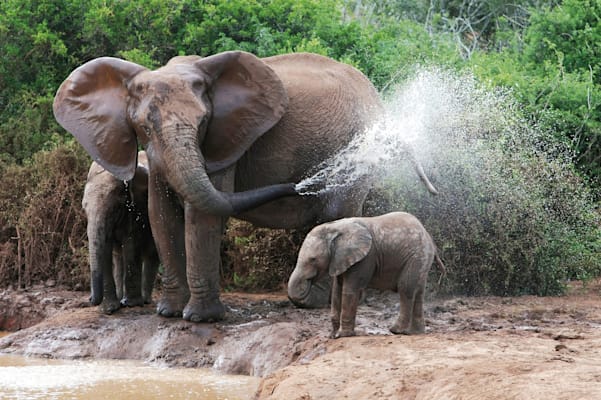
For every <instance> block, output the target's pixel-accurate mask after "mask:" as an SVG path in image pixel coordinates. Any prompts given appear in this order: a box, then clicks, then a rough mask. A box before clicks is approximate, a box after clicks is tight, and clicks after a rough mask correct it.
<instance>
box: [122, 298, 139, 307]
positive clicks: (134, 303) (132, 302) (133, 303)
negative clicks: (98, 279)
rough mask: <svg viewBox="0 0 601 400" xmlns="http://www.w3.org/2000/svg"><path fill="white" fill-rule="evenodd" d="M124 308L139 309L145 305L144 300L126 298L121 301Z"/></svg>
mask: <svg viewBox="0 0 601 400" xmlns="http://www.w3.org/2000/svg"><path fill="white" fill-rule="evenodd" d="M121 305H122V306H123V307H139V306H143V305H144V299H143V298H142V296H140V297H124V298H122V299H121Z"/></svg>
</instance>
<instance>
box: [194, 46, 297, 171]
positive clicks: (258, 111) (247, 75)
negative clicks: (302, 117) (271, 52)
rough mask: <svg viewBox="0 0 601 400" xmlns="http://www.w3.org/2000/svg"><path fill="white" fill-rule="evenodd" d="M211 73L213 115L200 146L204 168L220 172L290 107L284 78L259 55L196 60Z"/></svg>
mask: <svg viewBox="0 0 601 400" xmlns="http://www.w3.org/2000/svg"><path fill="white" fill-rule="evenodd" d="M195 65H196V66H197V67H198V68H199V69H201V70H202V71H203V72H204V73H205V74H206V75H207V77H208V80H209V84H210V85H211V87H212V90H211V91H210V92H209V93H210V96H211V100H212V102H213V116H212V118H211V121H210V123H209V127H208V129H207V134H206V136H205V138H204V141H203V144H202V150H203V155H204V157H205V160H206V163H207V164H206V167H207V170H208V171H209V172H213V171H217V170H220V169H223V168H226V167H227V166H229V165H231V164H233V163H235V162H236V161H237V160H238V159H239V158H240V157H241V156H242V154H243V153H244V152H245V151H246V150H248V148H249V147H250V146H251V145H252V144H253V143H254V141H255V140H257V139H258V138H259V137H260V136H261V135H263V134H264V133H265V132H267V131H268V130H269V129H271V128H272V127H273V126H274V125H275V124H276V123H277V122H278V121H279V120H280V118H281V117H282V115H284V113H285V111H286V108H287V107H288V95H287V94H286V89H285V88H284V85H283V83H282V81H281V80H280V78H279V77H278V76H277V75H276V73H275V72H274V71H273V70H272V69H271V68H270V67H269V66H268V65H267V64H265V63H264V62H263V61H261V59H259V58H257V57H256V56H254V55H252V54H250V53H246V52H242V51H228V52H224V53H220V54H216V55H214V56H210V57H207V58H203V59H201V60H199V61H197V62H196V63H195Z"/></svg>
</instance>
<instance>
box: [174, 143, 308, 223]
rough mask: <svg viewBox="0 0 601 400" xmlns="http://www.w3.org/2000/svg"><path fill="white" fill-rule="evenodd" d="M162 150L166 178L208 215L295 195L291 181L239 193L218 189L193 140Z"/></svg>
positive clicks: (242, 208) (232, 211)
mask: <svg viewBox="0 0 601 400" xmlns="http://www.w3.org/2000/svg"><path fill="white" fill-rule="evenodd" d="M177 142H178V143H177V145H176V146H171V147H169V148H167V149H166V150H165V153H164V156H165V160H169V161H168V162H167V165H166V167H167V180H168V181H169V183H170V184H171V185H172V186H173V188H174V189H175V191H176V192H177V193H179V194H180V195H181V196H182V197H183V199H184V200H185V201H186V202H188V203H190V204H191V205H192V206H194V207H195V208H196V209H197V210H200V211H202V212H204V213H207V214H211V215H219V216H231V215H236V214H238V213H241V212H244V211H246V210H249V209H251V208H254V207H257V206H259V205H261V204H263V203H266V202H268V201H270V200H273V199H276V198H278V197H283V196H290V195H295V194H297V191H296V190H295V188H294V187H295V185H294V184H293V183H285V184H277V185H271V186H265V187H262V188H258V189H253V190H248V191H245V192H238V193H227V192H222V191H219V190H217V189H216V188H215V186H213V183H212V182H211V180H210V179H209V176H208V174H207V172H206V170H205V161H204V158H203V156H202V154H201V152H200V150H199V146H198V144H197V141H196V140H195V139H189V140H182V139H181V136H179V137H178V141H177Z"/></svg>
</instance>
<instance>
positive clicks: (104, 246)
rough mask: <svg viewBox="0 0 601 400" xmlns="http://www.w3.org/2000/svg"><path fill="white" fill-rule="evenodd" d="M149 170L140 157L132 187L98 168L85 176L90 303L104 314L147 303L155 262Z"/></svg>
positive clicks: (84, 205)
mask: <svg viewBox="0 0 601 400" xmlns="http://www.w3.org/2000/svg"><path fill="white" fill-rule="evenodd" d="M147 165H148V160H147V158H146V153H145V152H143V151H141V152H139V153H138V165H137V167H136V172H135V175H134V177H133V179H132V180H130V181H127V182H124V181H121V180H119V179H117V178H115V177H114V176H113V175H112V174H111V173H110V172H108V171H106V170H105V169H104V168H102V167H101V166H100V165H99V164H97V163H96V162H94V163H92V165H91V166H90V170H89V172H88V178H87V181H86V186H85V190H84V195H83V201H82V206H83V208H84V210H85V213H86V216H87V219H88V225H87V233H88V243H89V250H90V270H91V286H92V294H91V296H90V302H91V303H92V304H94V305H99V304H100V307H101V310H102V311H103V312H105V313H107V314H111V313H113V312H114V311H116V310H117V309H119V307H120V306H121V305H124V306H139V305H143V304H144V303H150V301H151V295H152V287H153V284H154V280H155V278H156V274H157V270H158V266H159V257H158V254H157V250H156V247H155V245H154V240H153V238H152V233H151V231H150V223H149V221H148V168H147Z"/></svg>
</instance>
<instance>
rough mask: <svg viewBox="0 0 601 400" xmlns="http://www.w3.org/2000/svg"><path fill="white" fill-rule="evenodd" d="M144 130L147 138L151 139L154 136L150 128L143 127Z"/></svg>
mask: <svg viewBox="0 0 601 400" xmlns="http://www.w3.org/2000/svg"><path fill="white" fill-rule="evenodd" d="M142 130H143V131H144V133H145V134H146V136H148V137H150V136H151V135H152V131H151V130H150V128H149V127H148V126H146V125H142Z"/></svg>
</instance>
